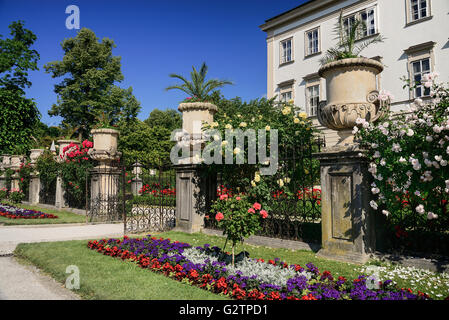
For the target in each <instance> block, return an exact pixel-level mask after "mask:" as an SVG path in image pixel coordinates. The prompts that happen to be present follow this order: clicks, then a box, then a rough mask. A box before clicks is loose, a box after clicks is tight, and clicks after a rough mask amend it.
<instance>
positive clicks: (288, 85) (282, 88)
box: [278, 79, 295, 102]
mask: <svg viewBox="0 0 449 320" xmlns="http://www.w3.org/2000/svg"><path fill="white" fill-rule="evenodd" d="M294 87H295V80H294V79H291V80H287V81H284V82H281V83H279V84H278V90H279V95H278V101H279V102H281V101H284V100H282V95H284V94H287V93H290V96H291V97H290V99H293V100H295V90H294ZM290 99H288V100H285V102H288V101H289V100H290Z"/></svg>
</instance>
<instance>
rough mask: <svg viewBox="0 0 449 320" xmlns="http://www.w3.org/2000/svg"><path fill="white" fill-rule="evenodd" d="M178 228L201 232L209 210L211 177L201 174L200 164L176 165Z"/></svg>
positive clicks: (185, 230) (190, 231)
mask: <svg viewBox="0 0 449 320" xmlns="http://www.w3.org/2000/svg"><path fill="white" fill-rule="evenodd" d="M175 168H176V229H177V230H179V231H183V232H189V233H194V232H199V231H201V230H202V229H203V228H204V216H205V214H206V213H207V212H208V208H207V204H208V190H209V189H210V185H211V184H212V183H213V181H212V179H211V177H206V176H201V171H200V168H199V166H198V165H195V164H186V165H176V166H175Z"/></svg>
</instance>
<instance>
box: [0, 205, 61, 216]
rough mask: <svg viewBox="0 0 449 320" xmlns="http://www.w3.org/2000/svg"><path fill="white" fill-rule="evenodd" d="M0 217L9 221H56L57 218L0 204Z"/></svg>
mask: <svg viewBox="0 0 449 320" xmlns="http://www.w3.org/2000/svg"><path fill="white" fill-rule="evenodd" d="M0 216H2V217H5V218H9V219H56V218H58V216H55V215H53V214H48V213H43V212H40V211H36V210H30V209H22V208H17V207H14V206H11V205H6V204H3V203H0Z"/></svg>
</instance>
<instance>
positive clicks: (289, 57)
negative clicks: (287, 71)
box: [279, 38, 293, 64]
mask: <svg viewBox="0 0 449 320" xmlns="http://www.w3.org/2000/svg"><path fill="white" fill-rule="evenodd" d="M291 61H293V39H292V38H290V39H287V40H284V41H281V43H280V61H279V63H280V64H283V63H287V62H291Z"/></svg>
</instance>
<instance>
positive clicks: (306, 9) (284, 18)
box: [259, 0, 339, 32]
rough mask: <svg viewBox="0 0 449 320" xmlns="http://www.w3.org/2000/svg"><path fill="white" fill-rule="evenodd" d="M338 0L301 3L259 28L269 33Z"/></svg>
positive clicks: (313, 0) (315, 0) (314, 0)
mask: <svg viewBox="0 0 449 320" xmlns="http://www.w3.org/2000/svg"><path fill="white" fill-rule="evenodd" d="M338 1H339V0H310V1H309V2H306V3H303V4H301V5H300V6H298V7H296V8H293V9H291V10H289V11H286V12H284V13H281V14H280V15H277V16H275V17H273V18H270V19H268V20H266V21H265V23H264V24H262V25H260V26H259V28H260V29H262V31H265V32H267V31H269V30H270V29H273V28H275V27H278V26H279V25H282V24H285V23H286V22H288V21H290V20H294V19H299V18H301V17H303V16H307V15H309V14H311V13H312V12H315V11H317V10H318V9H320V8H322V7H325V6H327V5H329V4H331V3H335V2H338Z"/></svg>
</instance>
